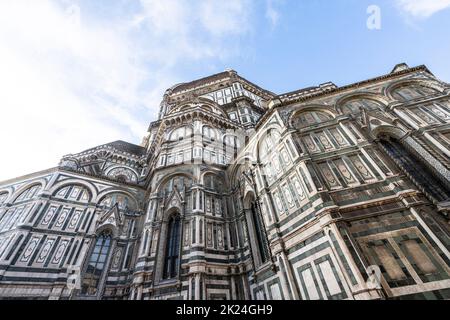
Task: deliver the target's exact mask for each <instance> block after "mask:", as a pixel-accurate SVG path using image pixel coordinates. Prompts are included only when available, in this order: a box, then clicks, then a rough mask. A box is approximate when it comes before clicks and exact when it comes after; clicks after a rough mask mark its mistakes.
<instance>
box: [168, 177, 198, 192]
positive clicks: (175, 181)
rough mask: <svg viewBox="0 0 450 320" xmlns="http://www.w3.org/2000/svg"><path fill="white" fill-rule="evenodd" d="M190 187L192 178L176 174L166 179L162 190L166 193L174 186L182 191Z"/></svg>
mask: <svg viewBox="0 0 450 320" xmlns="http://www.w3.org/2000/svg"><path fill="white" fill-rule="evenodd" d="M191 187H192V179H190V178H188V177H185V176H176V177H173V178H172V179H170V180H169V181H167V182H166V183H165V184H164V187H163V188H162V190H164V192H165V193H166V194H169V193H171V192H172V191H173V189H174V188H177V190H178V191H182V190H183V189H186V190H189V189H190V188H191Z"/></svg>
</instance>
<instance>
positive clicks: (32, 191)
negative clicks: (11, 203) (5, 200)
mask: <svg viewBox="0 0 450 320" xmlns="http://www.w3.org/2000/svg"><path fill="white" fill-rule="evenodd" d="M40 190H41V186H40V185H35V186H32V187H31V188H29V189H27V190H25V191H23V192H22V193H21V194H20V196H18V197H17V198H16V201H15V202H21V201H26V200H30V199H32V198H33V197H34V196H35V195H36V194H38V193H39V191H40Z"/></svg>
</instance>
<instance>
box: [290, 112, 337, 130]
mask: <svg viewBox="0 0 450 320" xmlns="http://www.w3.org/2000/svg"><path fill="white" fill-rule="evenodd" d="M332 119H333V118H332V117H331V115H329V114H327V113H325V112H322V111H306V112H302V113H301V114H299V115H298V116H296V117H295V118H294V120H293V125H294V127H295V128H296V129H303V128H307V127H309V126H312V125H315V124H318V123H322V122H327V121H329V120H332Z"/></svg>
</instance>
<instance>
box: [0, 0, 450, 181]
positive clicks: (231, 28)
mask: <svg viewBox="0 0 450 320" xmlns="http://www.w3.org/2000/svg"><path fill="white" fill-rule="evenodd" d="M370 5H376V6H377V7H378V8H379V9H380V15H381V24H380V27H381V28H380V29H379V30H378V29H377V30H370V29H368V27H367V24H366V22H367V19H368V18H369V14H368V13H367V8H368V7H369V6H370ZM448 21H450V0H371V1H365V0H335V1H330V0H228V1H214V0H211V1H208V0H203V1H201V0H161V1H158V0H114V1H113V0H54V1H51V0H2V1H0V62H1V68H0V86H1V87H2V90H0V105H1V108H2V120H3V121H2V125H1V126H0V134H1V135H2V137H3V139H2V147H3V148H2V150H3V152H2V155H3V154H7V156H3V157H1V158H0V180H4V179H7V178H12V177H15V176H18V175H23V174H27V173H31V172H34V171H38V170H41V169H45V168H49V167H53V166H56V165H57V163H58V161H59V159H60V158H61V156H62V155H65V154H68V153H76V152H79V151H82V150H84V149H87V148H89V147H92V146H95V145H99V144H103V143H107V142H110V141H114V140H118V139H122V140H127V141H130V142H133V143H137V144H139V143H140V141H141V139H142V137H143V136H144V134H145V131H146V128H147V126H148V124H149V122H150V121H152V120H154V119H155V118H156V114H157V111H158V107H159V102H160V100H161V97H162V94H163V93H164V90H165V89H166V88H168V87H170V86H172V85H173V84H175V83H179V82H185V81H190V80H193V79H196V78H199V77H203V76H207V75H209V74H212V73H217V72H221V71H223V70H225V69H227V68H233V69H235V70H236V71H238V72H239V74H241V75H242V76H244V77H246V78H247V79H249V80H250V81H252V82H255V83H257V84H259V85H260V86H262V87H264V88H267V89H268V90H271V91H273V92H275V93H284V92H288V91H292V90H296V89H300V88H302V87H306V86H311V85H317V84H320V83H323V82H327V81H333V82H334V83H336V84H337V85H345V84H349V83H352V82H356V81H360V80H365V79H367V78H370V77H375V76H378V75H381V74H384V73H388V72H389V71H390V70H391V69H392V68H393V67H394V65H395V64H397V63H400V62H407V63H408V64H409V65H410V66H415V65H419V64H426V65H427V66H428V67H429V68H430V69H431V71H433V72H434V73H435V74H436V75H437V76H438V77H440V78H441V79H443V80H444V81H447V82H448V81H450V64H449V58H448V57H449V56H450V41H449V39H448V30H449V28H450V23H449V22H448ZM5 137H6V139H5Z"/></svg>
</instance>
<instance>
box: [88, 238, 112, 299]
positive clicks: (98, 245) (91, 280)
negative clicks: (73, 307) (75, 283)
mask: <svg viewBox="0 0 450 320" xmlns="http://www.w3.org/2000/svg"><path fill="white" fill-rule="evenodd" d="M111 242H112V235H111V232H110V231H104V232H102V233H101V234H100V235H98V236H97V238H96V240H95V246H94V248H93V250H92V253H91V256H90V257H89V260H88V265H87V267H86V271H85V273H84V276H83V281H82V285H81V294H84V295H90V296H93V295H97V293H98V290H99V285H100V281H101V279H102V275H103V271H104V270H105V267H106V263H107V261H108V256H109V252H110V249H111Z"/></svg>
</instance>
